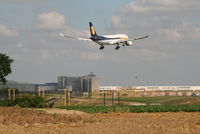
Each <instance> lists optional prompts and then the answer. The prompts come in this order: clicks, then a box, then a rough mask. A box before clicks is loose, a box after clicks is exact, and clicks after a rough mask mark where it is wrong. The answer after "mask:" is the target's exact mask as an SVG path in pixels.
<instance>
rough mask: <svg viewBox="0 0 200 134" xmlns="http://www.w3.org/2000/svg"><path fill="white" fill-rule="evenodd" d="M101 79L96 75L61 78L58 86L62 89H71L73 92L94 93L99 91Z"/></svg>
mask: <svg viewBox="0 0 200 134" xmlns="http://www.w3.org/2000/svg"><path fill="white" fill-rule="evenodd" d="M99 85H100V79H99V78H98V77H96V75H95V74H94V73H92V72H91V73H90V74H89V75H87V76H79V77H69V76H59V77H58V86H59V87H60V88H68V87H71V88H72V91H78V92H93V91H99Z"/></svg>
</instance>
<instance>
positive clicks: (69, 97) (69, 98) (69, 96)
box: [67, 89, 71, 106]
mask: <svg viewBox="0 0 200 134" xmlns="http://www.w3.org/2000/svg"><path fill="white" fill-rule="evenodd" d="M67 96H68V106H70V105H71V95H70V91H69V89H68V94H67Z"/></svg>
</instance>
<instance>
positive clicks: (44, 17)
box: [38, 11, 65, 30]
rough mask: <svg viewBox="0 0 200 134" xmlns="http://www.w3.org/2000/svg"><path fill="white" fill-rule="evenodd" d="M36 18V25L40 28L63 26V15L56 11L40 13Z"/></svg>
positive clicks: (55, 28) (51, 28)
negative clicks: (37, 21) (37, 22)
mask: <svg viewBox="0 0 200 134" xmlns="http://www.w3.org/2000/svg"><path fill="white" fill-rule="evenodd" d="M38 20H39V24H38V27H39V28H42V29H50V30H57V29H62V28H63V27H64V26H65V16H63V15H62V14H60V13H58V12H56V11H53V12H48V13H42V14H40V15H39V16H38Z"/></svg>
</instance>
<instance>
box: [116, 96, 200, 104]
mask: <svg viewBox="0 0 200 134" xmlns="http://www.w3.org/2000/svg"><path fill="white" fill-rule="evenodd" d="M120 101H128V102H140V103H145V104H147V105H148V104H153V103H159V104H200V97H188V96H156V97H132V98H128V97H126V98H120Z"/></svg>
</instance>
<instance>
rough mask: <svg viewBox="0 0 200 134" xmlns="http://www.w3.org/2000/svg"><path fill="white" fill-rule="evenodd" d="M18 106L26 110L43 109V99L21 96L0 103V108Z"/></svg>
mask: <svg viewBox="0 0 200 134" xmlns="http://www.w3.org/2000/svg"><path fill="white" fill-rule="evenodd" d="M16 105H18V106H20V107H26V108H42V107H45V106H46V105H45V99H44V98H42V97H35V96H22V97H18V98H17V99H16V100H14V101H13V100H4V101H2V102H0V106H16Z"/></svg>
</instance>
